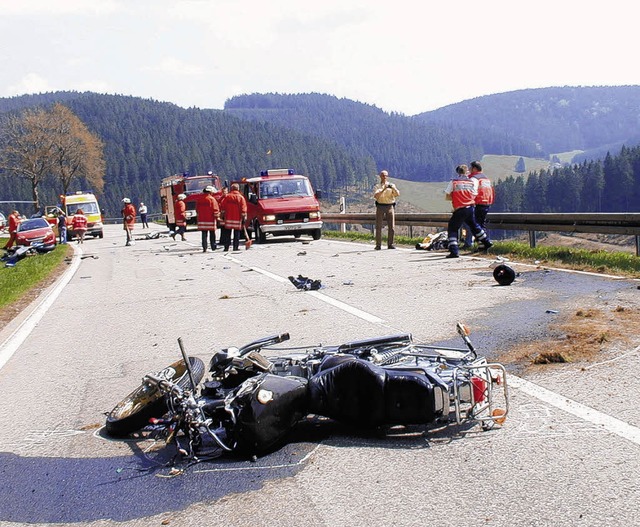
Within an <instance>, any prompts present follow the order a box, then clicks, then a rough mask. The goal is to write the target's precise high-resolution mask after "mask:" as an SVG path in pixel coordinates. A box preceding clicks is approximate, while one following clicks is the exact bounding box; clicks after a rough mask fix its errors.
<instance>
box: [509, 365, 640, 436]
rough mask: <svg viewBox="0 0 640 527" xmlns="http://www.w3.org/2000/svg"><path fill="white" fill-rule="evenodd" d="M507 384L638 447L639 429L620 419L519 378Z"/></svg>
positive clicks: (513, 376)
mask: <svg viewBox="0 0 640 527" xmlns="http://www.w3.org/2000/svg"><path fill="white" fill-rule="evenodd" d="M507 383H508V386H509V387H514V388H518V389H519V390H521V391H522V392H524V393H526V394H528V395H531V396H532V397H535V398H537V399H539V400H541V401H543V402H545V403H547V404H550V405H551V406H555V407H556V408H559V409H560V410H564V411H565V412H568V413H570V414H572V415H575V416H576V417H579V418H580V419H583V420H585V421H589V422H590V423H593V424H595V425H600V426H602V427H603V428H604V429H605V430H607V431H609V432H611V433H612V434H615V435H617V436H620V437H622V438H624V439H627V440H629V441H631V442H632V443H635V444H636V445H640V428H637V427H635V426H633V425H630V424H628V423H625V422H624V421H621V420H620V419H616V418H615V417H611V416H610V415H607V414H605V413H602V412H600V411H598V410H594V409H593V408H590V407H589V406H585V405H584V404H581V403H578V402H576V401H574V400H572V399H569V398H568V397H564V396H562V395H559V394H557V393H555V392H552V391H551V390H547V389H546V388H543V387H542V386H538V385H537V384H534V383H532V382H529V381H526V380H524V379H522V378H521V377H517V376H515V375H509V377H508V381H507Z"/></svg>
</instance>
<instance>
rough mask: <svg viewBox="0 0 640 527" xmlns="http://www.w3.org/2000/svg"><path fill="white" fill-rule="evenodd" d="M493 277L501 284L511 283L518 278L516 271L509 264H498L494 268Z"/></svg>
mask: <svg viewBox="0 0 640 527" xmlns="http://www.w3.org/2000/svg"><path fill="white" fill-rule="evenodd" d="M493 278H494V279H495V280H496V282H498V283H499V284H500V285H510V284H511V282H513V281H514V280H515V278H516V272H515V271H514V270H513V269H511V267H509V266H508V265H504V264H501V265H498V266H496V268H495V269H494V270H493Z"/></svg>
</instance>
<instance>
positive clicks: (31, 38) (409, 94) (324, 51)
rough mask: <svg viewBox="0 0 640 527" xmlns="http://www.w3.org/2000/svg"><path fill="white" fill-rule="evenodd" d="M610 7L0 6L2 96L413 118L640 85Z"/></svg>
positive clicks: (64, 2) (622, 23) (620, 15)
mask: <svg viewBox="0 0 640 527" xmlns="http://www.w3.org/2000/svg"><path fill="white" fill-rule="evenodd" d="M629 5H630V4H629V3H628V2H626V1H625V2H623V1H622V0H609V1H608V2H605V3H603V2H595V3H588V2H584V1H577V0H575V1H574V0H553V1H551V0H538V1H536V2H530V1H517V0H485V1H468V0H457V1H448V0H440V1H436V2H434V3H433V4H432V3H431V2H426V1H420V0H411V1H405V0H396V1H390V0H307V1H304V0H302V1H300V0H298V1H294V0H271V1H268V0H0V97H9V96H14V95H22V94H27V93H42V92H49V91H58V90H75V91H94V92H98V93H117V94H123V95H134V96H138V97H144V98H152V99H155V100H159V101H169V102H173V103H175V104H178V105H180V106H183V107H192V106H196V107H199V108H216V109H221V108H222V107H223V105H224V102H225V100H226V99H228V98H230V97H232V96H234V95H241V94H246V93H270V92H271V93H311V92H315V93H325V94H330V95H335V96H337V97H345V98H348V99H353V100H355V101H359V102H363V103H368V104H372V105H375V106H377V107H378V108H381V109H383V110H385V111H388V112H400V113H404V114H406V115H414V114H417V113H420V112H424V111H427V110H433V109H436V108H440V107H442V106H446V105H447V104H452V103H456V102H460V101H463V100H466V99H471V98H474V97H479V96H481V95H489V94H493V93H502V92H507V91H512V90H518V89H524V88H543V87H549V86H604V85H607V86H609V85H611V86H614V85H615V86H618V85H629V84H634V85H638V84H640V68H638V67H637V66H636V59H637V57H636V53H635V50H636V49H637V39H638V38H637V22H636V19H635V17H634V16H631V13H630V12H629V7H628V6H629Z"/></svg>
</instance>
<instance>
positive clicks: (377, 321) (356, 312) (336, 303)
mask: <svg viewBox="0 0 640 527" xmlns="http://www.w3.org/2000/svg"><path fill="white" fill-rule="evenodd" d="M227 259H229V260H231V261H232V262H234V263H237V264H238V265H241V266H243V267H246V268H247V269H251V270H252V271H255V272H256V273H260V274H263V275H265V276H268V277H269V278H271V279H273V280H276V281H277V282H280V283H283V284H284V283H290V281H289V279H288V278H283V277H282V276H278V275H277V274H273V273H271V272H269V271H266V270H264V269H260V268H259V267H253V266H250V265H247V264H245V263H243V262H241V261H240V260H238V259H236V258H234V257H233V256H228V257H227ZM305 293H306V294H308V295H311V296H313V297H315V298H317V299H318V300H322V301H323V302H326V303H327V304H330V305H332V306H334V307H337V308H338V309H342V310H343V311H345V312H347V313H349V314H351V315H354V316H356V317H358V318H361V319H362V320H366V321H367V322H372V323H374V324H382V323H383V322H384V320H382V319H381V318H378V317H376V316H375V315H372V314H371V313H367V312H366V311H362V310H361V309H358V308H357V307H353V306H350V305H349V304H345V303H344V302H341V301H340V300H336V299H335V298H331V297H330V296H327V295H324V294H322V293H319V292H318V291H305Z"/></svg>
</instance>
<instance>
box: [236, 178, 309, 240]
mask: <svg viewBox="0 0 640 527" xmlns="http://www.w3.org/2000/svg"><path fill="white" fill-rule="evenodd" d="M236 183H238V184H239V185H240V192H241V193H243V194H244V196H245V198H246V199H247V229H248V230H249V231H250V232H253V233H254V237H255V240H256V241H257V242H258V243H264V242H265V241H266V238H267V235H271V236H295V237H296V238H297V237H299V236H300V235H301V234H308V235H311V236H312V237H313V239H314V240H319V239H320V237H321V235H322V220H321V216H320V204H319V203H318V199H319V198H321V195H320V191H318V192H314V190H313V187H312V186H311V182H310V181H309V178H307V177H306V176H302V175H300V174H296V173H295V172H294V170H292V169H288V168H277V169H271V170H264V171H262V172H261V173H260V176H259V177H254V178H249V179H243V180H242V181H237V182H236Z"/></svg>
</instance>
